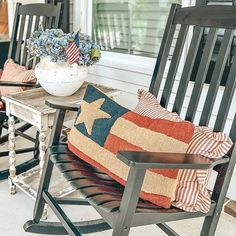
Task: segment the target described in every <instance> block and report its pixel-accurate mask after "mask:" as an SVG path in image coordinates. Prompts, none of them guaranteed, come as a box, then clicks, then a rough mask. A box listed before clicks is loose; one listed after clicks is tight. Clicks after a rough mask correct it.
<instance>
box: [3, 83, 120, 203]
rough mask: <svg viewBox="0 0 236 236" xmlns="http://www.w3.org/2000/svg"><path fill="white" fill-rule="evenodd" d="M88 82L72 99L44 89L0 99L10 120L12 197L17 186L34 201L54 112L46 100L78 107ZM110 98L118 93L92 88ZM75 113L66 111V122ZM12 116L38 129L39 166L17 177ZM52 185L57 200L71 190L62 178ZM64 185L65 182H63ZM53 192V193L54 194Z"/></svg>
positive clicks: (10, 179)
mask: <svg viewBox="0 0 236 236" xmlns="http://www.w3.org/2000/svg"><path fill="white" fill-rule="evenodd" d="M86 85H87V83H84V84H83V86H82V87H81V88H80V89H79V90H78V91H77V92H76V93H75V94H73V95H72V96H69V97H54V96H52V95H49V94H48V93H47V92H46V91H45V90H44V89H43V88H36V89H31V90H27V91H24V92H20V93H15V94H10V95H6V96H3V97H2V100H3V101H4V102H5V103H6V113H7V115H8V117H9V131H8V132H9V166H10V168H9V169H10V176H9V184H10V192H11V194H15V192H16V187H18V188H20V189H21V190H22V191H24V192H25V193H26V194H27V195H29V196H30V197H32V198H33V199H36V195H37V189H38V184H39V179H40V173H41V171H42V168H43V166H44V156H45V151H46V143H47V133H48V129H49V127H50V126H52V125H53V120H54V114H55V112H56V110H55V109H52V108H50V107H48V106H47V105H45V101H46V100H54V101H57V102H62V103H63V101H66V102H67V103H72V104H79V102H80V101H81V99H82V98H83V95H84V93H85V89H86ZM95 86H96V87H98V88H99V89H100V90H102V91H103V92H104V93H105V94H107V95H108V96H109V97H112V98H115V97H116V96H117V95H118V94H119V93H120V92H119V91H118V90H116V89H111V88H108V87H104V86H100V85H95ZM75 115H76V113H72V112H68V113H67V115H66V120H71V119H73V118H74V117H75ZM14 117H17V118H19V119H21V120H23V121H26V122H28V123H30V124H32V125H33V126H35V127H36V128H37V130H38V131H39V133H40V134H39V159H40V164H39V166H37V167H35V168H32V169H30V170H28V171H27V172H24V173H22V174H20V175H16V153H15V122H14ZM54 182H55V186H52V188H53V192H54V194H55V196H57V197H63V196H65V195H67V194H68V193H69V192H71V191H72V188H71V187H70V186H69V185H68V184H67V183H66V182H65V181H64V179H63V178H61V179H58V176H56V177H55V181H54ZM63 182H65V183H63ZM54 189H55V191H54Z"/></svg>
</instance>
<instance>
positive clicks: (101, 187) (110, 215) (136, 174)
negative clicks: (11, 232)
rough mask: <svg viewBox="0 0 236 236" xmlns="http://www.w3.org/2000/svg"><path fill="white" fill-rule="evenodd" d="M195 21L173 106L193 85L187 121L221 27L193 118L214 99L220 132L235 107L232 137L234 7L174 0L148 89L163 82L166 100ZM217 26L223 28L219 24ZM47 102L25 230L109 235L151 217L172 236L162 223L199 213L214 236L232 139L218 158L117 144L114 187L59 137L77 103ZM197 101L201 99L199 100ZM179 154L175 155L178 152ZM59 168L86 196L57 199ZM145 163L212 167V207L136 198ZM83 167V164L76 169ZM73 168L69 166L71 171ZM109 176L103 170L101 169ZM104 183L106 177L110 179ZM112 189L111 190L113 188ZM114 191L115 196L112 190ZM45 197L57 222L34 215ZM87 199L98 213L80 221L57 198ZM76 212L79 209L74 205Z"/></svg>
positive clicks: (205, 113) (233, 156)
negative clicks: (39, 169) (45, 142)
mask: <svg viewBox="0 0 236 236" xmlns="http://www.w3.org/2000/svg"><path fill="white" fill-rule="evenodd" d="M177 25H180V29H179V34H178V37H177V41H176V44H175V48H174V53H173V56H172V59H171V63H170V65H169V71H168V73H167V78H166V80H162V78H163V74H164V69H165V66H166V64H167V60H168V54H169V51H170V48H171V43H172V41H173V38H174V33H175V31H176V28H177V27H176V26H177ZM190 26H193V35H192V39H191V43H190V46H189V48H188V53H187V57H186V60H185V61H186V62H185V65H184V67H183V71H182V74H181V76H180V81H179V83H178V89H177V93H176V96H175V100H174V106H173V109H172V110H173V111H174V112H177V113H178V114H180V113H181V111H182V108H183V107H184V106H185V107H186V105H184V106H183V101H184V99H185V97H186V96H189V94H186V91H187V87H188V85H189V84H191V85H193V89H192V92H191V94H190V102H189V105H188V106H187V107H186V108H187V112H186V116H185V118H186V120H189V121H193V120H194V118H195V116H196V113H197V107H198V104H199V101H200V97H201V95H202V93H203V86H204V81H205V78H206V74H207V71H208V66H209V62H210V59H211V55H212V52H213V49H214V45H215V41H216V38H217V29H223V28H225V29H226V30H225V31H224V36H223V39H222V43H221V47H220V50H219V53H218V57H217V60H216V66H215V68H214V71H213V74H212V79H211V81H210V84H209V85H208V92H207V97H206V99H205V102H204V104H203V109H202V112H201V114H200V121H199V122H198V124H199V125H202V126H208V124H209V120H210V117H211V115H212V110H213V106H214V104H215V103H216V104H219V105H220V106H219V109H218V114H217V116H216V120H215V122H214V131H222V130H223V129H224V127H225V124H226V120H227V117H228V114H229V111H230V108H231V109H234V110H233V115H234V118H233V121H232V125H231V128H230V132H229V133H230V134H229V135H230V137H231V139H232V140H233V141H234V142H235V140H236V116H235V106H233V105H232V106H231V104H232V101H233V96H234V95H235V86H236V79H235V77H236V56H235V55H234V56H233V57H231V55H232V54H231V52H230V47H231V44H232V39H233V36H234V32H235V29H236V7H231V6H196V7H188V8H181V6H180V5H177V4H173V5H172V7H171V10H170V15H169V18H168V21H167V25H166V29H165V32H164V36H163V40H162V44H161V47H160V51H159V55H158V58H157V62H156V66H155V70H154V73H153V77H152V81H151V85H150V89H149V91H150V92H151V93H153V94H154V95H156V96H157V95H158V94H159V93H160V86H161V83H162V82H163V83H165V84H164V89H163V92H162V96H161V105H162V106H163V107H167V106H168V105H169V104H170V96H171V94H172V91H173V88H174V87H175V86H174V80H175V78H176V74H177V70H178V67H179V64H180V63H179V62H180V58H181V53H182V51H183V49H184V43H185V40H186V35H187V32H188V30H189V27H190ZM205 27H207V28H210V29H209V33H208V35H207V39H206V43H205V46H204V49H203V52H202V55H201V60H200V64H199V66H198V70H197V74H196V75H195V82H194V83H193V82H191V81H190V77H191V76H193V75H192V70H193V67H194V63H195V60H196V57H197V52H198V48H199V46H200V44H201V39H202V35H203V33H204V29H205ZM221 32H222V31H221ZM227 60H229V61H230V63H232V64H231V69H230V72H229V74H228V78H227V82H226V85H225V88H224V92H223V96H222V97H217V92H218V89H219V86H220V81H221V79H222V75H223V71H224V67H225V65H226V63H227ZM47 104H48V105H49V106H51V107H53V108H55V109H57V112H56V116H55V125H54V127H53V130H52V136H51V141H50V148H49V149H48V152H47V157H46V158H47V159H46V162H45V166H44V170H43V173H42V178H41V182H40V186H39V190H38V196H37V200H36V204H35V209H34V215H33V220H31V221H28V222H26V223H25V225H24V229H25V230H26V231H27V232H35V233H42V234H68V233H69V234H70V235H81V234H82V233H88V232H94V231H101V230H106V229H109V228H112V229H113V234H112V235H114V236H115V235H122V236H125V235H128V234H129V231H130V228H131V227H135V226H141V225H148V224H156V225H157V226H158V227H160V228H161V229H162V230H163V231H164V232H165V233H166V234H167V235H172V236H173V235H178V234H177V233H176V232H174V230H172V229H171V228H170V227H169V226H168V225H167V224H166V222H170V221H177V220H182V219H189V218H195V217H205V220H204V224H203V227H202V230H201V235H202V236H203V235H204V236H212V235H214V234H215V230H216V227H217V223H218V220H219V217H220V212H221V210H222V207H223V203H224V199H225V196H226V192H227V189H228V186H229V182H230V179H231V176H232V172H233V168H234V165H235V162H236V146H235V145H234V147H233V148H232V150H231V151H230V153H229V154H228V155H227V156H224V157H222V158H220V159H217V160H215V159H207V158H205V157H203V156H200V155H195V154H178V155H176V154H173V153H171V154H168V153H166V154H164V155H163V153H149V152H137V151H136V152H132V151H120V152H118V155H117V158H119V159H120V160H121V161H123V162H124V163H125V164H126V165H128V166H129V167H130V172H129V176H128V179H127V184H126V186H125V187H122V186H120V185H119V184H118V183H116V182H115V181H114V182H113V183H114V184H111V181H104V178H106V177H104V176H105V174H104V175H103V177H101V176H100V175H99V173H98V170H97V169H94V168H93V167H92V166H90V165H88V164H87V163H85V162H83V161H81V160H80V159H79V157H77V156H75V155H74V154H73V153H71V152H70V151H69V150H68V149H67V147H66V146H65V145H64V146H63V145H61V144H60V143H59V140H60V130H61V128H62V125H63V118H64V115H65V111H66V110H73V111H76V110H77V108H76V107H72V106H70V105H67V104H62V105H59V104H53V103H49V102H47ZM201 104H202V102H201ZM177 156H178V158H177ZM54 165H56V166H57V167H59V169H60V171H61V172H63V175H64V176H65V177H66V179H67V180H69V181H71V182H73V186H76V189H80V190H81V191H82V193H83V195H84V196H85V200H81V199H68V198H66V199H58V198H55V197H53V196H52V195H51V194H50V193H49V184H50V180H51V173H52V170H53V166H54ZM148 168H162V169H165V168H166V169H210V168H214V170H215V171H216V172H217V173H218V176H217V179H216V182H215V185H214V189H213V192H212V197H211V200H212V202H211V207H210V210H209V212H207V213H202V212H185V211H183V210H180V209H177V208H175V207H171V208H170V209H163V208H157V207H156V206H155V205H152V204H150V203H143V202H142V203H141V202H140V201H139V193H140V190H141V186H142V182H143V179H144V175H145V171H146V169H148ZM80 170H86V171H80ZM72 172H73V173H72ZM107 178H108V179H109V177H108V176H107ZM108 183H109V184H108ZM112 193H113V194H112ZM112 196H113V197H112ZM45 204H48V205H49V206H50V207H51V209H52V210H53V211H54V213H55V214H56V215H57V217H58V218H59V220H60V222H61V223H53V222H42V221H40V219H41V217H42V213H43V210H44V206H45ZM64 204H70V205H86V204H90V205H91V206H93V207H94V208H95V209H96V210H97V212H98V213H99V214H100V215H101V216H102V218H103V219H101V220H93V221H86V222H79V223H72V222H71V221H70V220H69V218H68V217H67V215H66V214H65V212H64V211H63V210H62V208H61V206H60V205H64ZM76 211H77V209H76Z"/></svg>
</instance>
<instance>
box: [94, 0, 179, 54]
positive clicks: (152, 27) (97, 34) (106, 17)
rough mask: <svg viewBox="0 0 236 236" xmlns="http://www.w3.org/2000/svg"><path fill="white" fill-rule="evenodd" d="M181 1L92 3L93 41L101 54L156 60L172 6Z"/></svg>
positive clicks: (101, 0) (105, 0) (97, 0)
mask: <svg viewBox="0 0 236 236" xmlns="http://www.w3.org/2000/svg"><path fill="white" fill-rule="evenodd" d="M180 2H181V0H126V1H124V0H94V1H93V38H94V39H95V40H96V41H97V42H98V43H100V44H101V45H102V46H103V47H104V50H107V51H114V52H121V53H128V54H135V55H142V56H149V57H156V55H157V53H158V50H159V47H160V43H161V38H162V36H163V32H164V28H165V24H166V20H167V17H168V13H169V9H170V6H171V3H180Z"/></svg>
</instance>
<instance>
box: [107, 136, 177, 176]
mask: <svg viewBox="0 0 236 236" xmlns="http://www.w3.org/2000/svg"><path fill="white" fill-rule="evenodd" d="M104 148H106V149H107V150H109V151H110V152H112V153H114V154H116V153H117V152H118V151H121V150H122V151H131V150H132V151H144V150H143V149H142V148H140V147H138V146H135V145H133V144H131V143H129V142H127V141H125V140H124V139H121V138H119V137H117V136H116V135H113V134H109V135H108V137H107V139H106V142H105V144H104ZM149 170H150V171H152V172H154V173H157V174H159V175H163V176H165V177H168V178H171V179H176V178H177V176H178V172H179V170H171V169H149Z"/></svg>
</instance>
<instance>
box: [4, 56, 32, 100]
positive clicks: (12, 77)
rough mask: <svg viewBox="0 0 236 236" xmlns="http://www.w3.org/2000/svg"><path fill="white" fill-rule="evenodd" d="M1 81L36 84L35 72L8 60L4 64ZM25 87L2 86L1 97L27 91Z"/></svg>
mask: <svg viewBox="0 0 236 236" xmlns="http://www.w3.org/2000/svg"><path fill="white" fill-rule="evenodd" d="M0 79H1V81H11V82H35V81H36V77H35V74H34V70H27V69H26V68H25V67H24V66H20V65H18V64H16V63H15V62H14V61H13V60H12V59H8V60H7V61H6V62H5V64H4V70H3V73H2V75H1V78H0ZM25 89H26V88H24V87H14V86H9V87H7V86H3V87H1V86H0V95H1V96H3V95H7V94H10V93H16V92H21V91H23V90H25Z"/></svg>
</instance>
